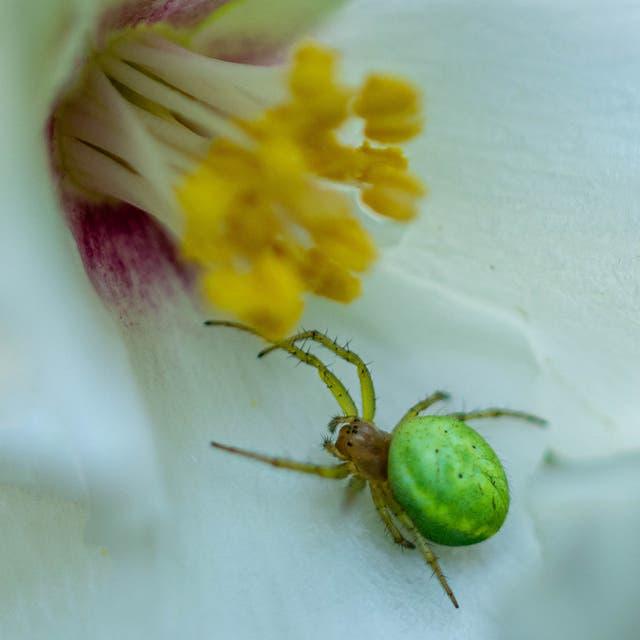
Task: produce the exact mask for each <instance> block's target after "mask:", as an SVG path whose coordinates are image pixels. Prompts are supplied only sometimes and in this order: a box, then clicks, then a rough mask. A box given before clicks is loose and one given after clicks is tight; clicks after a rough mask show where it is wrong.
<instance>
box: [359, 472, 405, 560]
mask: <svg viewBox="0 0 640 640" xmlns="http://www.w3.org/2000/svg"><path fill="white" fill-rule="evenodd" d="M369 488H370V489H371V498H372V499H373V504H374V505H375V507H376V511H377V512H378V515H379V516H380V518H381V519H382V522H384V524H385V526H386V527H387V531H388V532H389V533H390V534H391V536H392V538H393V541H394V542H395V543H396V544H399V545H400V546H401V547H404V548H405V549H415V544H413V542H411V541H410V540H407V539H406V538H405V537H404V536H403V535H402V532H401V531H400V529H398V527H397V526H396V523H395V522H394V521H393V518H392V517H391V514H390V513H389V507H388V506H387V502H386V500H385V498H384V494H383V493H382V492H381V491H380V489H379V488H378V487H377V486H376V485H375V484H374V483H369Z"/></svg>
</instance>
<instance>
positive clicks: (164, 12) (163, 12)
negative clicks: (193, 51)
mask: <svg viewBox="0 0 640 640" xmlns="http://www.w3.org/2000/svg"><path fill="white" fill-rule="evenodd" d="M227 2H229V0H127V1H126V2H123V3H122V4H121V5H119V6H118V7H114V8H113V9H111V10H109V11H107V12H106V13H105V15H104V17H103V20H102V24H101V27H100V30H101V31H102V32H103V33H104V32H105V31H108V30H111V29H123V28H125V27H134V26H135V25H138V24H155V23H156V22H168V23H169V24H172V25H174V26H176V27H185V26H191V25H194V24H197V23H198V22H199V21H200V20H202V19H203V18H206V17H207V16H208V15H209V14H210V13H211V12H212V11H214V10H215V9H218V8H219V7H221V6H222V5H224V4H226V3H227Z"/></svg>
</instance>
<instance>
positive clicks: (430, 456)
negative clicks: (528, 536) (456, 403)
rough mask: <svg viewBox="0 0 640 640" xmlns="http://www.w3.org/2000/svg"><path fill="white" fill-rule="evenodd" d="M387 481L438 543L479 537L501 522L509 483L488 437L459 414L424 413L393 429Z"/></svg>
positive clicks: (426, 533)
mask: <svg viewBox="0 0 640 640" xmlns="http://www.w3.org/2000/svg"><path fill="white" fill-rule="evenodd" d="M388 471H389V485H390V487H391V491H392V493H393V495H394V497H395V499H396V500H397V501H398V503H399V504H400V506H401V507H402V508H403V509H404V510H405V511H406V512H407V513H408V514H409V516H410V517H411V520H412V521H413V523H414V524H415V525H416V527H417V528H418V530H419V531H420V533H421V534H422V535H423V536H424V537H425V538H427V539H428V540H432V541H433V542H436V543H438V544H444V545H449V546H461V545H467V544H474V543H476V542H481V541H482V540H486V539H487V538H490V537H491V536H492V535H494V534H495V533H496V532H497V531H498V530H499V529H500V527H501V526H502V523H503V522H504V519H505V518H506V516H507V511H508V510H509V485H508V484H507V478H506V476H505V473H504V469H503V467H502V464H501V462H500V460H499V459H498V456H496V454H495V453H494V451H493V449H492V448H491V447H490V446H489V444H488V443H487V441H486V440H485V439H484V438H483V437H482V436H481V435H480V434H478V433H477V432H476V431H474V430H473V429H472V428H471V427H469V426H468V425H466V424H465V423H464V422H462V421H460V420H457V419H455V418H447V417H441V416H420V417H417V418H412V419H411V420H407V422H405V423H404V424H402V425H400V426H399V427H398V428H397V429H396V430H395V431H394V432H393V437H392V440H391V448H390V450H389V467H388Z"/></svg>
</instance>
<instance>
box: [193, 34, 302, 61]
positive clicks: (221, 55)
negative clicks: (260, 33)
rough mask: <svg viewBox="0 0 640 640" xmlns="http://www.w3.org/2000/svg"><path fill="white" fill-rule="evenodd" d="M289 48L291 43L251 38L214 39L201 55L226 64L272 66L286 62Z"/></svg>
mask: <svg viewBox="0 0 640 640" xmlns="http://www.w3.org/2000/svg"><path fill="white" fill-rule="evenodd" d="M289 46H290V43H286V44H285V43H283V42H269V41H266V40H261V39H260V38H257V37H251V36H247V37H245V38H233V39H223V38H216V37H212V38H211V41H210V42H208V43H207V45H206V47H204V48H203V49H202V50H201V51H200V53H202V54H203V55H205V56H207V57H209V58H216V59H218V60H225V61H226V62H240V63H242V64H253V65H260V66H272V65H277V64H282V63H283V62H284V61H285V60H286V58H287V50H288V48H289Z"/></svg>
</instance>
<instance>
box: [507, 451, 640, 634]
mask: <svg viewBox="0 0 640 640" xmlns="http://www.w3.org/2000/svg"><path fill="white" fill-rule="evenodd" d="M639 484H640V458H639V456H638V454H637V453H636V454H627V455H625V456H617V457H612V458H609V459H601V460H595V461H591V462H588V463H585V462H583V463H579V464H573V465H571V464H567V463H564V462H562V461H561V460H560V461H556V462H554V463H553V464H550V465H548V466H547V467H545V468H543V469H542V470H541V471H540V472H539V473H538V474H537V476H536V478H535V483H534V486H533V492H532V493H533V495H532V500H531V502H532V511H533V514H534V518H535V521H536V528H537V530H538V531H539V535H540V538H541V542H542V545H543V549H544V556H543V557H544V561H543V562H542V565H541V566H540V567H539V568H538V569H537V570H536V571H535V572H532V575H531V579H530V580H529V581H528V583H526V584H525V585H524V587H523V588H520V589H518V590H517V591H515V592H514V594H513V596H512V597H510V598H509V599H508V600H507V603H506V606H505V610H504V612H503V615H504V619H505V629H509V631H508V632H507V633H505V634H504V635H503V637H504V638H505V640H506V639H507V638H508V639H509V640H512V639H514V638H515V639H516V640H529V639H531V640H533V639H534V638H549V640H560V639H564V638H581V639H583V640H599V639H600V638H622V639H625V640H626V639H629V640H631V639H632V638H636V637H637V635H638V620H639V619H638V610H637V603H638V586H637V585H638V573H639V572H640V557H639V556H638V552H637V548H638V532H639V531H640V515H639V513H638V495H637V487H638V486H639Z"/></svg>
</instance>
